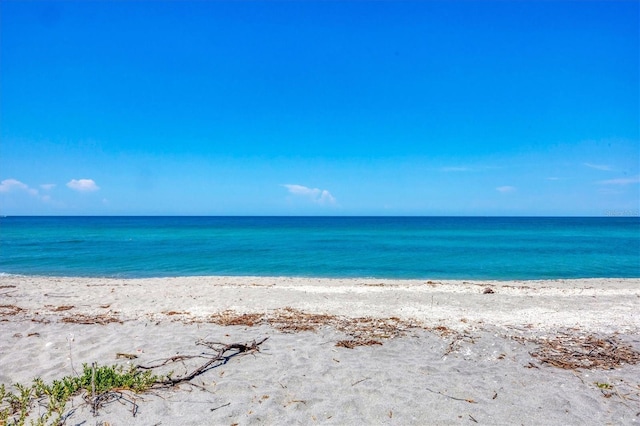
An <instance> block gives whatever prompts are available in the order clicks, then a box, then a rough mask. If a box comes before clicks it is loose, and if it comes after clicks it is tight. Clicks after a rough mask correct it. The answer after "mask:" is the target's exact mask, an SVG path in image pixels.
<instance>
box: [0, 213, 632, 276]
mask: <svg viewBox="0 0 640 426" xmlns="http://www.w3.org/2000/svg"><path fill="white" fill-rule="evenodd" d="M0 273H5V274H25V275H55V276H91V277H94V276H95V277H163V276H185V275H259V276H303V277H376V278H418V279H429V278H434V279H551V278H585V277H640V218H638V217H598V218H596V217H589V218H575V217H569V218H568V217H561V218H549V217H532V218H526V217H3V218H0Z"/></svg>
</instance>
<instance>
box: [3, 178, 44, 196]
mask: <svg viewBox="0 0 640 426" xmlns="http://www.w3.org/2000/svg"><path fill="white" fill-rule="evenodd" d="M11 191H25V192H28V193H29V194H31V195H33V196H34V197H37V196H38V190H37V189H33V188H29V185H27V184H26V183H22V182H20V181H19V180H17V179H5V180H3V181H2V182H0V192H11Z"/></svg>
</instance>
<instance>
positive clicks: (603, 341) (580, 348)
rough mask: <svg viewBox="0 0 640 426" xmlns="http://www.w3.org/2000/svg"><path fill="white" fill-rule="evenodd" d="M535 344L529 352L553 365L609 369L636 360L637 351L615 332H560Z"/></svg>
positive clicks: (570, 368)
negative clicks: (594, 333) (583, 333)
mask: <svg viewBox="0 0 640 426" xmlns="http://www.w3.org/2000/svg"><path fill="white" fill-rule="evenodd" d="M535 343H537V344H538V345H539V347H538V348H537V349H536V350H535V351H533V352H531V356H533V357H535V358H537V359H538V360H539V361H540V362H542V363H545V364H549V365H553V366H554V367H558V368H564V369H567V370H575V369H578V368H588V369H590V368H596V369H613V368H617V367H621V366H623V365H625V364H637V363H640V352H638V351H637V350H635V349H634V348H633V347H631V346H630V345H628V344H626V343H624V342H622V341H620V340H619V339H618V338H617V337H616V336H608V337H596V336H593V335H588V336H580V335H569V334H566V335H565V334H563V335H559V336H556V337H554V338H552V339H537V340H535Z"/></svg>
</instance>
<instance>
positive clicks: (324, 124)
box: [0, 0, 640, 216]
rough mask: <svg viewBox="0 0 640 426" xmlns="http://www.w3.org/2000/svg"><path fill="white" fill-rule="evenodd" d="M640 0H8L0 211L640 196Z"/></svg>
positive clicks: (607, 207) (400, 206)
mask: <svg viewBox="0 0 640 426" xmlns="http://www.w3.org/2000/svg"><path fill="white" fill-rule="evenodd" d="M639 9H640V3H639V2H637V1H633V0H630V1H615V0H613V1H612V0H607V1H597V0H591V1H574V0H572V1H554V0H546V1H523V0H512V1H508V0H501V1H495V2H489V1H461V0H454V1H443V2H439V1H427V0H425V1H384V0H379V1H366V0H351V1H340V0H333V1H304V0H298V1H296V0H291V1H242V0H240V1H204V0H199V1H151V0H147V1H142V0H140V1H127V0H121V1H56V0H47V1H17V0H2V2H1V3H0V24H1V25H0V214H3V215H438V216H441V215H463V216H469V215H471V216H476V215H480V216H485V215H500V216H527V215H531V216H540V215H544V216H618V215H627V216H629V215H635V216H637V215H639V214H640V213H639V210H640V129H639V126H640V124H639V123H640V106H639V105H640V87H639V80H640V77H639V64H640V58H639V55H640V53H639V52H640V45H639V37H640V27H639V20H640V10H639Z"/></svg>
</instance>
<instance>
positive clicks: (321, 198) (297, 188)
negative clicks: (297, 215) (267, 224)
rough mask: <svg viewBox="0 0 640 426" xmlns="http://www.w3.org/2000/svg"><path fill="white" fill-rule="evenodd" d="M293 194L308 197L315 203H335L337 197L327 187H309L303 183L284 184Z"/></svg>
mask: <svg viewBox="0 0 640 426" xmlns="http://www.w3.org/2000/svg"><path fill="white" fill-rule="evenodd" d="M282 186H284V187H285V188H287V190H288V191H289V192H290V193H291V194H293V195H299V196H302V197H308V198H309V199H311V201H313V202H314V203H318V204H335V203H336V199H335V198H334V197H333V195H331V193H330V192H329V191H327V190H326V189H319V188H308V187H306V186H303V185H295V184H285V185H282Z"/></svg>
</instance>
